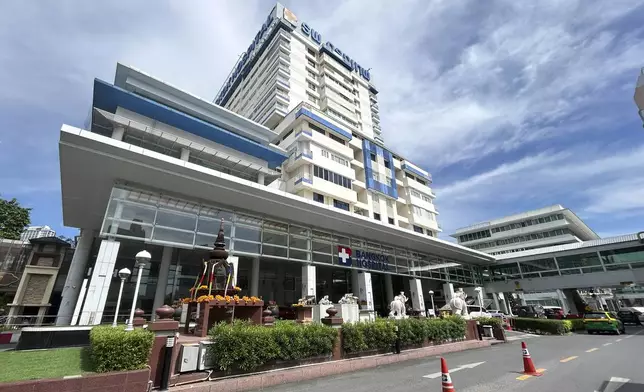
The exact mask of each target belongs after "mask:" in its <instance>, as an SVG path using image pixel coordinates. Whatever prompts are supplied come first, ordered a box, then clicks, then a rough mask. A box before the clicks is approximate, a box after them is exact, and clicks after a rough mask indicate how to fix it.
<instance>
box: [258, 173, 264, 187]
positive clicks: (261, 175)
mask: <svg viewBox="0 0 644 392" xmlns="http://www.w3.org/2000/svg"><path fill="white" fill-rule="evenodd" d="M257 183H258V184H260V185H265V184H264V173H262V172H259V173H257Z"/></svg>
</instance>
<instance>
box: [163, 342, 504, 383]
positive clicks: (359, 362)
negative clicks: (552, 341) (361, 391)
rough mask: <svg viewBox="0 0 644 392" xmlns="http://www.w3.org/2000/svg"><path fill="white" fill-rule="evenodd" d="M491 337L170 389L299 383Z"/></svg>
mask: <svg viewBox="0 0 644 392" xmlns="http://www.w3.org/2000/svg"><path fill="white" fill-rule="evenodd" d="M491 344H492V343H491V341H489V340H466V341H462V342H457V343H448V344H442V345H439V346H430V347H423V348H418V349H412V350H405V351H403V352H402V353H401V354H381V355H373V356H369V357H361V358H353V359H343V360H340V361H331V362H324V363H319V364H313V365H305V366H298V367H293V368H287V369H279V370H272V371H268V372H262V373H253V374H249V375H245V376H235V377H226V378H220V379H217V380H215V381H207V382H198V383H194V384H187V385H182V386H174V387H172V388H170V390H171V391H172V392H180V391H190V392H219V391H226V392H241V391H250V390H254V389H261V388H265V387H269V386H275V385H281V384H287V383H296V382H300V381H306V380H311V379H315V378H320V377H326V376H330V375H334V374H341V373H349V372H353V371H358V370H361V369H367V368H374V367H377V366H381V365H388V364H390V363H397V362H403V361H408V360H412V359H420V358H425V357H431V356H435V355H441V354H445V353H450V352H455V351H464V350H471V349H475V348H482V347H490V345H491Z"/></svg>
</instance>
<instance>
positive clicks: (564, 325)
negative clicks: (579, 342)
mask: <svg viewBox="0 0 644 392" xmlns="http://www.w3.org/2000/svg"><path fill="white" fill-rule="evenodd" d="M514 327H515V328H517V329H524V330H526V329H528V330H531V331H540V332H542V333H543V332H545V333H549V334H553V335H563V334H566V333H568V332H571V331H579V330H583V329H584V321H583V320H582V319H570V320H552V319H538V318H521V317H518V318H515V319H514Z"/></svg>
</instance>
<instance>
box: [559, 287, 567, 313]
mask: <svg viewBox="0 0 644 392" xmlns="http://www.w3.org/2000/svg"><path fill="white" fill-rule="evenodd" d="M557 298H558V299H559V303H560V304H561V309H563V312H564V314H568V312H569V311H570V307H569V306H568V301H566V295H565V294H564V292H563V290H561V289H557Z"/></svg>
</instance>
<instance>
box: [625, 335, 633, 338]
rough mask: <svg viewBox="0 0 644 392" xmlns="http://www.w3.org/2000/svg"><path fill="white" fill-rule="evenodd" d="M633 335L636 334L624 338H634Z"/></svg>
mask: <svg viewBox="0 0 644 392" xmlns="http://www.w3.org/2000/svg"><path fill="white" fill-rule="evenodd" d="M633 336H635V335H628V336H627V337H625V338H624V339H630V338H632V337H633Z"/></svg>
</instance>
